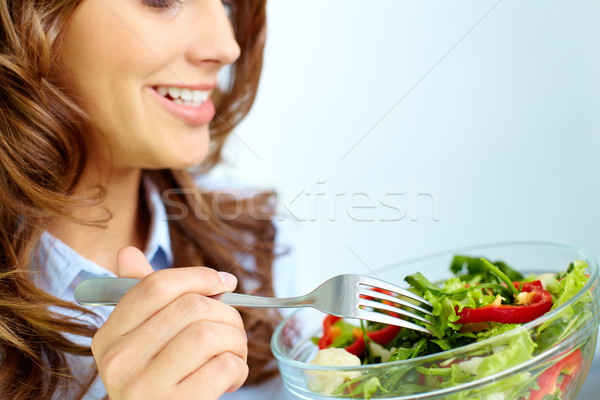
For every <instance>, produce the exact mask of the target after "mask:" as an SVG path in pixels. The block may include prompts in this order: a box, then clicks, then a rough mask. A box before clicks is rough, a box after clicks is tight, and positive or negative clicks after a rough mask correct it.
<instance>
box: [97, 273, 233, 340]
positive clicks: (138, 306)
mask: <svg viewBox="0 0 600 400" xmlns="http://www.w3.org/2000/svg"><path fill="white" fill-rule="evenodd" d="M236 284H237V280H236V278H235V277H234V276H233V275H231V274H227V273H221V272H217V271H215V270H213V269H211V268H205V267H186V268H171V269H163V270H160V271H156V272H153V273H151V274H149V275H147V276H146V277H145V278H143V279H142V280H141V281H140V282H139V283H138V284H136V285H135V286H134V287H133V288H131V289H130V290H129V292H127V293H126V294H125V296H123V297H122V298H121V300H120V301H119V303H118V304H117V306H116V307H115V309H114V310H113V312H112V313H111V315H110V317H109V318H108V319H107V321H106V323H105V324H104V325H103V328H106V329H110V330H111V331H112V332H113V333H114V334H115V335H117V336H118V335H123V334H125V333H127V332H129V331H131V330H133V329H134V328H136V327H137V326H139V325H141V324H142V323H143V322H144V321H146V320H147V319H148V318H150V317H151V316H152V315H154V314H155V313H156V312H157V311H158V310H160V309H161V308H163V307H164V306H165V305H167V304H169V303H171V302H172V301H173V300H175V299H176V298H178V297H179V296H181V295H182V294H184V293H188V292H193V293H199V294H201V295H205V296H212V295H216V294H219V293H223V292H229V291H232V290H233V289H235V286H236Z"/></svg>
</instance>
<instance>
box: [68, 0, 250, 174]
mask: <svg viewBox="0 0 600 400" xmlns="http://www.w3.org/2000/svg"><path fill="white" fill-rule="evenodd" d="M239 52H240V49H239V47H238V45H237V43H236V41H235V38H234V36H233V29H232V27H231V24H230V22H229V19H228V17H227V14H226V11H225V9H224V6H223V4H222V2H221V1H220V0H83V1H82V2H81V4H80V5H78V7H77V8H76V9H75V11H74V12H73V14H72V15H71V17H70V19H69V21H68V23H67V26H66V30H65V33H64V39H63V47H62V48H61V52H60V54H59V64H58V66H59V68H58V71H59V77H60V79H61V82H62V84H63V85H64V86H65V87H66V88H67V90H68V91H69V92H70V93H71V94H73V95H74V96H75V97H76V98H77V99H78V102H79V104H80V106H81V107H82V108H83V109H84V110H85V111H86V112H87V113H88V115H89V116H90V118H91V121H92V124H93V128H94V132H93V133H94V135H93V137H92V138H87V140H88V144H89V147H90V149H89V151H91V152H92V153H93V154H94V155H95V156H100V160H102V161H106V162H109V163H112V165H113V166H115V167H142V168H186V167H189V166H192V165H195V164H197V163H199V162H201V161H202V160H203V159H204V157H205V156H206V154H207V152H208V147H209V130H208V124H209V122H210V121H211V120H212V118H213V117H214V106H213V104H212V102H211V101H210V95H211V93H212V91H213V89H214V88H215V86H216V84H217V73H218V72H219V70H220V69H221V68H222V67H223V66H225V65H227V64H230V63H232V62H234V61H235V60H236V59H237V57H238V56H239Z"/></svg>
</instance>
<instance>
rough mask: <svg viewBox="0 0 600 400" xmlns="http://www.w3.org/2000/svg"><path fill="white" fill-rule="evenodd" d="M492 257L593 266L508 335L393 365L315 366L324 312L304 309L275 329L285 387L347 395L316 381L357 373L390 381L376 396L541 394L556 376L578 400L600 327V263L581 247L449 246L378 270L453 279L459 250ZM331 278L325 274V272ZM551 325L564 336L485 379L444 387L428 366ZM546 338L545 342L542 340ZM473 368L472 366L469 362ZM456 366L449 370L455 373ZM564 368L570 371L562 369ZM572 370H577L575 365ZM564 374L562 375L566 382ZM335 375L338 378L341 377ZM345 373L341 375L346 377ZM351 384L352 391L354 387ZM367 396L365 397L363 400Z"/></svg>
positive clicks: (395, 276) (538, 264) (525, 263)
mask: <svg viewBox="0 0 600 400" xmlns="http://www.w3.org/2000/svg"><path fill="white" fill-rule="evenodd" d="M456 254H460V255H467V256H477V257H486V258H487V259H489V260H502V261H504V262H506V263H507V264H508V265H510V266H512V267H513V268H515V269H517V270H518V271H520V272H522V273H523V274H524V275H525V276H527V275H528V274H529V273H536V274H542V273H546V272H559V271H565V270H566V269H567V268H568V266H569V264H570V263H571V262H573V261H575V260H582V261H585V262H586V263H587V264H588V270H587V274H589V278H590V279H589V281H588V282H587V284H586V285H585V286H584V287H583V289H582V290H580V291H579V292H578V293H577V294H576V295H575V296H574V297H573V298H571V299H570V300H568V301H567V302H565V303H564V304H562V305H561V306H560V307H558V308H556V309H555V310H552V311H551V312H549V313H547V314H545V315H543V316H542V317H540V318H538V319H536V320H533V321H531V322H529V323H527V324H523V326H521V327H519V328H516V329H514V330H511V331H509V332H506V333H504V334H502V335H498V336H496V337H492V338H490V339H487V340H483V341H480V342H476V343H472V344H470V345H467V346H464V347H461V348H458V349H452V350H448V351H444V352H441V353H436V354H431V355H428V356H423V357H418V358H413V359H408V360H402V361H396V362H389V363H383V364H364V365H361V366H357V367H327V366H319V365H314V364H310V363H309V361H310V360H312V359H313V358H314V357H315V355H316V353H317V351H318V348H317V346H316V345H315V344H314V343H313V342H312V340H311V338H312V337H318V336H320V335H321V330H322V321H323V318H324V316H325V315H324V314H323V313H321V312H319V311H317V310H315V309H312V308H308V307H307V308H302V309H299V310H298V311H296V312H294V313H293V314H291V315H290V316H289V317H287V318H286V319H285V320H284V321H283V322H282V323H281V324H280V325H279V326H278V327H277V329H276V331H275V333H274V335H273V338H272V340H271V349H272V351H273V354H274V355H275V358H276V360H277V363H278V366H279V370H280V372H281V376H282V379H283V382H284V385H285V387H286V389H287V390H288V391H289V392H290V393H291V394H292V395H294V396H296V397H297V398H300V399H332V398H343V397H348V398H357V397H356V396H355V397H352V396H351V395H350V394H348V392H346V394H344V393H342V394H337V395H331V394H325V393H323V391H321V392H319V391H318V390H319V389H316V387H317V386H319V385H315V383H316V382H319V381H320V380H322V379H324V378H325V379H329V378H327V377H328V376H330V377H331V376H332V375H333V376H336V377H337V378H339V377H340V376H344V377H352V378H357V377H358V379H356V382H357V383H360V382H361V379H363V377H364V381H362V383H365V382H366V380H371V379H372V378H373V377H376V378H377V379H378V382H379V383H382V382H386V380H390V379H394V380H395V381H387V384H386V387H387V388H388V392H387V393H386V392H383V391H381V390H377V391H376V392H375V393H373V394H372V397H371V398H388V399H442V398H443V399H467V398H477V399H485V400H488V399H489V400H492V399H502V400H509V399H515V400H517V399H534V398H536V396H534V395H533V394H532V390H536V389H537V388H538V386H536V385H537V384H538V383H540V382H544V381H545V382H548V381H549V380H551V381H553V382H554V383H552V384H556V385H557V387H560V389H561V391H562V394H561V395H560V398H561V399H574V398H575V396H576V394H577V392H578V391H579V390H580V388H581V386H582V384H583V382H584V380H585V377H586V375H587V373H588V371H589V368H590V365H591V362H592V358H593V355H594V351H595V347H596V340H597V337H598V335H597V333H598V324H599V322H600V311H599V307H600V302H599V300H600V295H599V293H598V285H597V284H598V279H599V277H598V262H597V261H596V259H595V258H594V257H593V256H592V255H591V254H589V253H587V252H586V251H584V250H580V249H577V248H573V247H569V246H564V245H559V244H553V243H539V242H515V243H498V244H491V245H482V246H475V247H468V248H461V249H455V250H451V251H445V252H441V253H437V254H433V255H429V256H425V257H420V258H416V259H412V260H408V261H404V262H401V263H398V264H395V265H392V266H389V267H386V268H383V269H379V270H377V271H375V275H376V276H377V277H378V278H380V279H383V280H386V281H389V282H392V283H402V282H404V277H405V276H406V275H410V274H413V273H415V272H421V273H422V274H423V275H424V276H425V277H427V278H428V279H430V280H431V281H441V280H445V279H448V278H450V277H451V276H452V274H451V272H450V269H449V266H450V263H451V261H452V258H453V256H454V255H456ZM324 278H325V277H324ZM544 323H550V324H552V325H551V326H552V329H555V331H557V332H559V334H561V333H562V336H559V340H557V341H556V342H555V343H554V344H553V345H552V346H544V345H543V344H540V345H539V346H538V348H536V351H535V353H534V357H533V358H529V357H526V358H527V359H526V360H522V359H521V360H518V359H515V360H513V361H511V362H508V363H507V364H505V365H507V367H506V369H504V370H502V371H501V372H497V373H494V374H491V375H487V376H482V375H478V374H477V373H476V372H471V374H469V375H467V376H468V378H466V379H465V378H464V374H463V377H462V378H461V380H460V383H458V384H456V385H450V386H448V384H447V383H445V386H444V387H440V385H441V384H440V383H439V380H440V378H434V379H432V378H431V377H425V376H420V375H422V374H421V372H423V371H424V370H425V368H432V367H452V364H460V363H461V362H463V361H467V360H473V359H474V358H476V357H480V358H482V359H485V357H488V356H490V355H492V354H494V353H498V352H500V351H502V349H506V348H507V347H508V346H515V345H516V344H515V343H518V342H519V340H520V338H522V337H523V335H532V337H533V338H534V340H537V339H539V338H537V336H536V335H537V333H536V330H537V328H538V327H540V326H541V325H542V324H544ZM540 340H541V339H540ZM575 358H577V361H578V363H577V368H576V369H575V372H573V373H571V374H570V375H566V373H567V372H568V371H567V369H568V367H567V365H568V363H569V361H570V360H573V359H575ZM465 365H467V364H465ZM451 369H452V368H448V371H449V372H448V373H453V372H451V371H450V370H451ZM563 369H564V371H562V372H565V374H561V370H563ZM571 371H572V370H571ZM559 376H560V377H561V378H560V379H559ZM337 378H336V379H337ZM343 379H344V378H342V380H343ZM351 389H352V387H349V389H348V390H351ZM362 397H363V396H362V395H360V396H359V397H358V398H362Z"/></svg>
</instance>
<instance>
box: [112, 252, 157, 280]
mask: <svg viewBox="0 0 600 400" xmlns="http://www.w3.org/2000/svg"><path fill="white" fill-rule="evenodd" d="M152 272H153V269H152V266H151V265H150V263H149V262H148V260H146V256H144V253H142V251H141V250H139V249H137V248H135V247H132V246H127V247H123V248H122V249H121V250H119V252H118V253H117V275H118V276H119V277H120V278H136V279H142V278H143V277H145V276H146V275H148V274H151V273H152Z"/></svg>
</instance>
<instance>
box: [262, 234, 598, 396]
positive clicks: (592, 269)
mask: <svg viewBox="0 0 600 400" xmlns="http://www.w3.org/2000/svg"><path fill="white" fill-rule="evenodd" d="M527 246H541V247H555V248H560V249H564V250H571V251H574V252H577V253H581V254H582V255H584V256H585V258H586V259H587V261H586V262H587V264H588V270H589V275H590V276H589V279H588V281H587V282H586V284H585V285H584V287H583V288H582V289H581V290H580V291H579V292H578V293H577V294H576V295H575V296H573V297H572V298H571V299H569V300H568V301H566V302H565V303H563V304H562V305H561V306H560V307H558V308H556V309H554V310H552V311H550V312H548V313H546V314H544V315H543V316H541V317H539V318H536V319H535V320H533V321H530V322H528V323H525V324H523V325H521V326H519V327H517V328H515V329H513V330H511V331H509V332H505V333H503V334H501V335H498V336H494V337H491V338H489V339H486V340H482V341H481V342H475V343H471V344H468V345H466V346H462V347H458V348H456V349H451V350H446V351H442V352H439V353H433V354H428V355H426V356H421V357H416V358H411V359H407V360H400V361H394V362H387V363H379V364H363V365H360V366H355V367H331V366H321V365H315V364H310V363H308V362H304V361H297V360H292V359H291V358H289V357H287V356H285V355H284V354H283V353H282V352H281V351H280V350H279V348H278V346H277V338H278V337H279V336H280V335H281V332H282V330H283V327H284V326H285V325H286V324H287V323H288V322H289V321H290V320H291V319H292V318H294V316H295V315H296V314H297V313H299V312H301V311H302V309H298V310H296V311H295V312H293V313H291V314H290V315H289V316H287V317H286V318H285V319H284V320H283V321H282V322H281V323H280V324H279V325H278V326H277V328H276V329H275V331H274V333H273V336H272V337H271V351H272V352H273V355H274V356H275V358H276V359H277V361H278V362H280V363H284V364H285V365H287V366H289V367H294V368H297V369H302V370H311V371H340V372H342V371H343V372H352V371H362V370H364V369H365V368H369V369H379V368H391V367H396V366H404V365H410V364H413V363H415V362H427V361H433V360H436V359H438V358H442V357H443V358H445V359H448V358H452V357H457V356H459V355H461V354H463V353H468V352H470V351H473V350H476V349H478V348H480V347H487V346H489V345H494V344H495V343H496V342H498V341H504V340H506V339H507V338H510V337H513V336H515V335H519V334H521V333H522V332H523V331H529V330H531V329H533V328H535V327H536V326H538V325H541V324H543V323H544V322H545V321H547V320H548V319H551V318H552V317H554V316H556V315H557V314H559V313H561V312H562V311H563V310H564V309H565V308H567V307H569V306H570V305H572V304H573V303H575V302H576V301H577V300H579V298H580V297H581V296H582V295H583V294H584V293H586V292H588V291H589V290H590V289H591V288H592V286H593V285H594V283H596V281H598V273H599V270H598V261H597V259H596V257H594V255H593V254H591V253H590V252H589V251H587V250H584V249H581V248H579V247H575V246H570V245H566V244H561V243H555V242H548V241H506V242H492V243H484V244H478V245H472V246H465V247H460V248H453V249H448V250H442V251H438V252H435V253H430V254H427V255H423V256H418V257H414V258H410V259H406V260H403V261H400V262H397V263H393V264H390V265H388V266H385V267H382V268H377V269H375V270H374V272H383V271H386V270H389V269H392V268H397V267H398V266H400V265H402V264H411V263H415V262H419V261H423V260H428V259H432V258H436V257H441V256H444V255H452V254H456V253H459V252H472V251H477V250H480V251H482V250H490V249H494V248H501V247H527ZM573 261H575V260H573ZM593 303H594V307H595V310H594V312H593V315H592V318H591V319H590V322H594V321H595V325H596V328H598V319H599V318H600V307H599V306H598V304H597V303H595V302H593ZM594 331H596V330H595V329H594V330H593V331H591V332H590V331H589V330H588V329H581V330H580V331H579V332H578V333H577V334H575V335H573V336H570V337H568V338H567V339H565V340H564V341H563V342H561V343H560V344H559V345H558V346H555V347H552V348H550V349H548V350H546V351H545V352H543V353H540V354H538V355H537V356H535V357H533V358H532V359H530V360H528V361H526V362H525V363H521V364H518V365H517V366H515V367H518V368H519V369H521V368H523V367H524V366H528V365H530V364H533V363H535V362H539V361H540V360H541V359H543V358H544V357H549V356H551V355H553V354H554V352H556V351H557V349H558V348H563V344H564V345H565V346H566V345H568V344H570V343H572V341H573V340H574V339H573V338H574V337H577V338H579V336H581V335H582V334H583V333H585V334H588V335H589V334H592V333H593V332H594ZM512 370H513V368H509V369H508V370H506V371H512ZM498 374H500V376H502V375H504V374H505V371H502V372H500V373H498ZM498 374H494V375H490V376H489V377H484V378H481V379H487V378H491V377H495V379H497V378H498V376H497V375H498ZM475 383H477V384H481V380H480V379H476V380H474V381H472V382H468V383H466V384H462V385H457V386H455V387H452V388H447V389H452V390H454V389H455V388H458V387H461V386H464V385H469V386H471V385H473V384H475ZM428 393H435V394H436V395H438V394H440V393H441V392H439V391H436V392H428ZM416 395H417V394H415V396H416Z"/></svg>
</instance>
